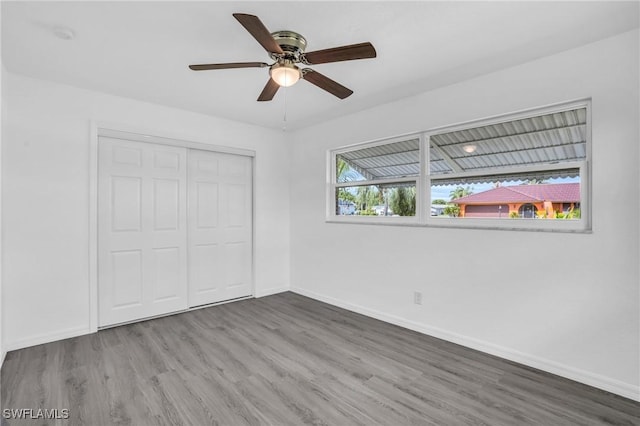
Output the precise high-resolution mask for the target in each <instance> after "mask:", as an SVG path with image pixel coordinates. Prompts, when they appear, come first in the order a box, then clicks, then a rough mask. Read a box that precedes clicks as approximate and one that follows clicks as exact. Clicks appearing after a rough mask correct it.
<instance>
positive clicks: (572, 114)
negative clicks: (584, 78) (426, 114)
mask: <svg viewBox="0 0 640 426" xmlns="http://www.w3.org/2000/svg"><path fill="white" fill-rule="evenodd" d="M586 122H587V111H586V108H580V109H575V110H570V111H563V112H557V113H553V114H547V115H541V116H537V117H530V118H524V119H520V120H513V121H509V122H505V123H497V124H491V125H488V126H482V127H476V128H470V129H465V130H457V131H454V132H448V133H443V134H439V135H433V136H431V138H430V153H431V164H430V165H429V166H430V173H431V174H432V175H439V174H447V173H452V172H466V171H474V172H475V171H482V170H491V169H495V168H499V167H514V166H516V167H517V166H530V165H534V164H549V163H558V162H560V163H561V162H567V161H579V160H583V159H585V158H586V140H587V135H586V132H587V128H586V127H587V126H586ZM465 147H467V148H470V147H472V148H473V150H472V152H467V151H466V150H465ZM556 177H560V176H556Z"/></svg>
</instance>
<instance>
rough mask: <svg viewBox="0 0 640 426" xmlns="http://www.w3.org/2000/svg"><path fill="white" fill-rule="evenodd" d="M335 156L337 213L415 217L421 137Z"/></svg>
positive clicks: (389, 142)
mask: <svg viewBox="0 0 640 426" xmlns="http://www.w3.org/2000/svg"><path fill="white" fill-rule="evenodd" d="M333 159H334V161H335V168H334V177H335V189H334V191H333V196H334V197H335V199H334V200H333V201H334V206H335V209H332V210H333V211H334V212H335V216H358V217H368V218H371V217H384V218H387V219H389V218H396V219H391V220H395V221H399V222H402V221H412V220H414V219H415V216H416V196H417V194H416V187H417V184H418V181H419V179H420V139H419V138H417V137H409V138H400V139H397V140H393V141H386V142H384V143H380V144H373V145H367V146H365V147H362V148H357V149H349V150H345V151H340V152H336V153H335V155H334V157H333ZM399 218H402V219H399ZM411 218H413V219H411Z"/></svg>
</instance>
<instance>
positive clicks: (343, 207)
mask: <svg viewBox="0 0 640 426" xmlns="http://www.w3.org/2000/svg"><path fill="white" fill-rule="evenodd" d="M355 212H356V205H355V203H354V202H352V201H347V200H338V215H340V216H345V215H352V214H355Z"/></svg>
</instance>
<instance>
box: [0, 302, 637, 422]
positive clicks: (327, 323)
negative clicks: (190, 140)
mask: <svg viewBox="0 0 640 426" xmlns="http://www.w3.org/2000/svg"><path fill="white" fill-rule="evenodd" d="M0 385H1V386H0V389H1V391H0V402H1V403H2V407H3V408H32V409H34V410H37V409H39V408H42V409H44V408H47V409H55V408H57V409H63V408H68V409H69V411H70V418H69V419H68V420H52V421H49V420H44V419H35V420H9V421H7V422H6V423H7V424H9V425H14V424H16V425H32V424H33V425H45V424H46V425H64V426H68V425H112V424H113V425H132V426H146V425H149V426H151V425H167V426H170V425H198V426H200V425H278V426H280V425H300V424H313V425H391V426H399V425H405V424H408V425H410V424H415V425H447V426H449V425H491V426H501V425H504V426H511V425H553V426H555V425H562V426H564V425H639V424H640V403H637V402H635V401H631V400H629V399H626V398H622V397H619V396H616V395H613V394H610V393H608V392H604V391H602V390H598V389H594V388H591V387H589V386H586V385H583V384H579V383H576V382H572V381H570V380H567V379H564V378H561V377H558V376H554V375H552V374H549V373H545V372H541V371H538V370H536V369H533V368H530V367H525V366H522V365H518V364H516V363H513V362H510V361H506V360H503V359H500V358H498V357H495V356H492V355H488V354H484V353H481V352H478V351H474V350H470V349H467V348H464V347H461V346H459V345H455V344H452V343H449V342H446V341H443V340H440V339H437V338H434V337H430V336H425V335H422V334H420V333H417V332H414V331H411V330H406V329H402V328H400V327H396V326H394V325H391V324H387V323H384V322H382V321H378V320H375V319H371V318H367V317H364V316H362V315H359V314H356V313H354V312H349V311H345V310H343V309H340V308H337V307H335V306H331V305H328V304H325V303H321V302H318V301H314V300H311V299H309V298H306V297H303V296H300V295H297V294H294V293H281V294H278V295H274V296H269V297H264V298H261V299H250V300H243V301H239V302H234V303H230V304H226V305H220V306H215V307H210V308H204V309H199V310H194V311H191V312H187V313H183V314H179V315H173V316H170V317H164V318H158V319H154V320H150V321H144V322H141V323H136V324H129V325H125V326H121V327H116V328H112V329H108V330H103V331H100V332H98V333H95V334H91V335H86V336H81V337H76V338H73V339H67V340H63V341H59V342H53V343H49V344H46V345H39V346H34V347H31V348H25V349H22V350H19V351H14V352H10V353H9V354H7V357H6V360H5V362H4V365H3V367H2V371H1V372H0Z"/></svg>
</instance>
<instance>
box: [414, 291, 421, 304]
mask: <svg viewBox="0 0 640 426" xmlns="http://www.w3.org/2000/svg"><path fill="white" fill-rule="evenodd" d="M413 303H415V304H416V305H422V293H420V292H419V291H414V292H413Z"/></svg>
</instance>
